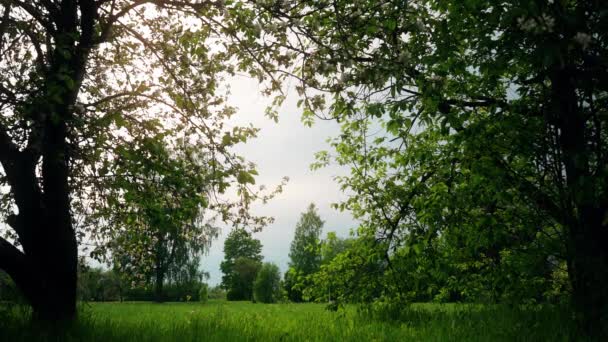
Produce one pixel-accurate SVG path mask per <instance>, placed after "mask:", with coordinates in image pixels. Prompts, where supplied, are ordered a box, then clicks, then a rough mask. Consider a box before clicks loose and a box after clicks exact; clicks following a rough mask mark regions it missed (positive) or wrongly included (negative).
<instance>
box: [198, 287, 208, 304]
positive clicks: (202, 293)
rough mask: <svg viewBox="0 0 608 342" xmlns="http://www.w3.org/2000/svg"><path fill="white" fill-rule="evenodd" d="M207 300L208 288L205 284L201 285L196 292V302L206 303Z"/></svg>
mask: <svg viewBox="0 0 608 342" xmlns="http://www.w3.org/2000/svg"><path fill="white" fill-rule="evenodd" d="M208 299H209V286H208V285H207V284H205V283H202V284H201V288H200V289H199V290H198V301H199V302H201V303H207V300H208Z"/></svg>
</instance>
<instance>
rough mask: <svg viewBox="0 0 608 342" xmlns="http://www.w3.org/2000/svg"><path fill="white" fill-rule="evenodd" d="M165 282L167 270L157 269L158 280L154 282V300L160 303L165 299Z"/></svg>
mask: <svg viewBox="0 0 608 342" xmlns="http://www.w3.org/2000/svg"><path fill="white" fill-rule="evenodd" d="M164 282H165V272H163V271H162V270H159V269H157V270H156V280H155V283H154V300H155V301H156V302H158V303H162V302H164V301H165V295H164V293H163V284H164Z"/></svg>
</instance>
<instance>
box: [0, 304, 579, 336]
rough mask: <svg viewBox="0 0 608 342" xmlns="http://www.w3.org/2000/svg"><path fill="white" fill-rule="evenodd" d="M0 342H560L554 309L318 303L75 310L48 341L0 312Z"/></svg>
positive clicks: (12, 308) (9, 312) (12, 314)
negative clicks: (331, 306) (373, 311)
mask: <svg viewBox="0 0 608 342" xmlns="http://www.w3.org/2000/svg"><path fill="white" fill-rule="evenodd" d="M0 308H2V309H1V310H0V341H104V342H108V341H513V340H516V341H568V340H570V339H571V337H572V336H570V334H569V331H571V330H570V325H569V324H568V323H565V322H566V320H567V319H566V318H565V317H564V316H563V315H562V314H561V313H560V312H561V311H560V310H556V309H555V308H525V309H521V308H520V309H514V308H508V307H487V306H483V305H464V304H443V305H442V304H417V305H414V307H413V308H412V309H410V310H406V311H402V312H401V313H396V312H395V311H394V310H393V311H392V312H391V311H384V315H380V316H375V318H373V319H372V318H370V313H369V312H362V311H361V307H357V306H354V305H353V306H348V307H347V308H346V309H342V310H339V311H338V312H332V311H328V310H325V305H322V304H259V303H258V304H254V303H249V302H226V301H210V302H209V303H206V304H201V303H165V304H155V303H143V302H142V303H83V304H81V307H80V315H79V321H78V322H77V323H76V324H74V325H73V326H71V327H69V328H68V329H67V332H62V333H61V335H59V336H56V335H55V333H53V332H52V330H53V329H50V332H49V330H48V329H47V331H45V332H42V331H43V330H45V329H41V328H39V327H33V326H32V325H31V323H29V321H28V320H27V319H26V317H27V309H24V308H23V307H21V306H18V305H8V306H7V305H3V306H0Z"/></svg>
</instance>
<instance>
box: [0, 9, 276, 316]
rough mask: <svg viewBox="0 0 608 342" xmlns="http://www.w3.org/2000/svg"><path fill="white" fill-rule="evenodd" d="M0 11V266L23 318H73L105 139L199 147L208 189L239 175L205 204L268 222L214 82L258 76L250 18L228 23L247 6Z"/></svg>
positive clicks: (261, 65) (238, 130) (108, 153)
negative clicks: (231, 190) (231, 198)
mask: <svg viewBox="0 0 608 342" xmlns="http://www.w3.org/2000/svg"><path fill="white" fill-rule="evenodd" d="M0 12H1V13H2V19H0V20H1V22H0V46H1V47H2V65H1V66H0V75H1V76H0V111H1V112H2V115H1V120H0V164H1V165H2V170H1V176H2V177H0V179H1V183H2V189H3V192H2V201H1V203H2V206H1V208H2V209H3V217H4V218H5V221H6V223H7V224H8V225H9V226H10V229H11V230H9V231H8V233H7V234H8V236H7V238H6V239H5V238H2V239H0V269H3V270H4V271H6V272H7V273H8V274H9V275H10V276H11V278H12V279H13V280H14V281H15V283H16V284H17V286H18V288H19V289H20V290H21V291H22V292H23V294H24V296H25V297H26V298H27V300H28V302H29V303H30V304H31V305H32V308H33V310H34V313H35V315H34V316H35V317H38V318H39V319H43V320H60V319H64V318H72V317H74V315H75V312H76V282H77V260H78V239H79V238H82V237H83V236H84V235H96V234H98V233H100V232H98V231H96V230H95V228H94V227H86V228H85V227H81V226H79V225H77V224H75V223H78V222H79V221H80V218H81V217H82V216H86V215H88V214H90V212H91V211H94V210H95V209H96V206H95V201H96V199H97V198H96V196H95V190H96V189H99V188H103V184H104V181H105V177H106V176H107V169H108V165H110V164H112V163H113V162H114V153H115V151H116V149H117V148H119V147H123V148H128V147H129V145H130V143H131V142H132V141H133V140H134V138H143V137H146V136H155V135H158V134H162V135H163V136H164V137H165V141H166V142H169V141H170V140H175V139H177V138H181V139H183V140H184V141H185V142H186V143H195V144H196V145H197V146H199V147H201V148H203V149H204V150H206V151H208V152H209V153H210V154H211V155H212V156H213V157H212V161H211V162H210V164H209V169H211V170H213V173H212V174H213V177H212V178H213V179H212V180H210V182H209V185H210V187H212V188H213V189H215V191H216V192H217V193H219V194H221V193H224V192H225V191H226V189H227V188H228V187H229V186H230V184H238V188H239V190H238V192H239V195H240V197H239V198H240V200H241V201H240V203H232V204H229V205H226V204H224V203H223V202H218V203H216V204H214V205H211V204H210V206H209V208H210V209H211V210H215V211H217V212H218V213H219V215H220V217H221V218H222V219H225V220H230V221H235V224H237V225H238V224H261V225H263V224H264V223H265V222H267V220H266V219H263V218H254V217H251V216H250V215H249V214H248V208H249V204H250V202H251V201H252V200H254V199H255V198H256V197H258V195H256V194H255V192H254V191H252V189H251V188H250V186H251V185H252V184H253V183H254V178H253V177H254V175H255V174H256V172H255V170H254V169H253V167H252V166H251V165H250V164H247V163H245V162H244V160H243V159H242V158H237V156H236V155H235V154H234V153H233V152H231V146H233V145H235V144H237V143H242V142H245V141H246V140H247V139H248V138H250V137H252V136H254V135H255V133H256V130H255V129H254V128H252V127H234V128H232V129H226V128H225V127H224V125H223V120H224V119H226V118H227V117H229V116H231V115H232V114H233V113H234V109H232V108H230V107H227V106H225V105H224V97H223V96H222V95H221V94H220V90H219V89H222V88H221V87H219V85H220V83H221V80H222V76H223V75H226V74H230V73H233V72H234V71H235V70H240V71H244V72H249V73H250V74H251V75H253V76H255V77H258V78H259V79H260V80H262V79H264V78H266V75H267V74H268V73H267V72H266V71H265V69H266V65H267V63H266V62H265V61H264V60H263V59H265V58H263V59H256V58H255V56H253V55H250V53H252V52H253V51H257V52H261V50H256V49H252V46H253V45H257V46H259V45H260V44H259V41H258V34H257V33H256V32H258V33H259V28H256V26H254V25H250V24H249V23H250V21H240V20H238V19H240V17H239V16H240V15H241V14H245V12H251V11H247V10H246V8H243V4H242V3H238V2H237V3H230V4H229V6H226V5H225V4H224V2H202V3H201V2H199V1H169V0H161V1H135V0H134V1H128V0H117V1H94V0H81V1H74V0H61V1H40V2H31V1H21V0H11V1H4V2H3V3H2V4H1V5H0ZM237 13H239V16H236V15H235V14H237ZM221 37H224V38H225V39H223V40H222V39H220V40H218V38H221ZM212 45H213V46H214V47H213V48H211V46H212ZM247 45H249V46H247ZM215 46H217V48H215ZM260 47H261V46H260ZM262 49H264V48H262ZM257 52H256V54H257ZM239 55H242V57H243V58H241V59H240V60H239V61H238V62H236V59H237V56H239ZM276 89H278V85H272V84H271V85H269V87H268V92H272V91H273V90H276ZM135 140H140V141H141V139H135ZM7 186H8V187H7ZM6 189H9V190H8V192H7V190H6ZM73 214H74V215H73Z"/></svg>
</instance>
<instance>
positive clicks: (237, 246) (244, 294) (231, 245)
mask: <svg viewBox="0 0 608 342" xmlns="http://www.w3.org/2000/svg"><path fill="white" fill-rule="evenodd" d="M261 252H262V244H261V243H260V241H259V240H257V239H255V238H253V237H252V236H251V233H249V232H248V231H246V230H245V229H234V230H232V231H231V232H230V234H228V237H227V238H226V241H225V242H224V260H223V261H222V263H221V264H220V269H221V270H222V273H223V274H224V275H223V276H222V286H223V287H224V289H226V291H227V296H228V300H249V299H251V298H252V295H253V292H252V286H253V281H254V280H255V275H256V273H257V270H258V269H259V267H260V265H261V261H262V254H261Z"/></svg>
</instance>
